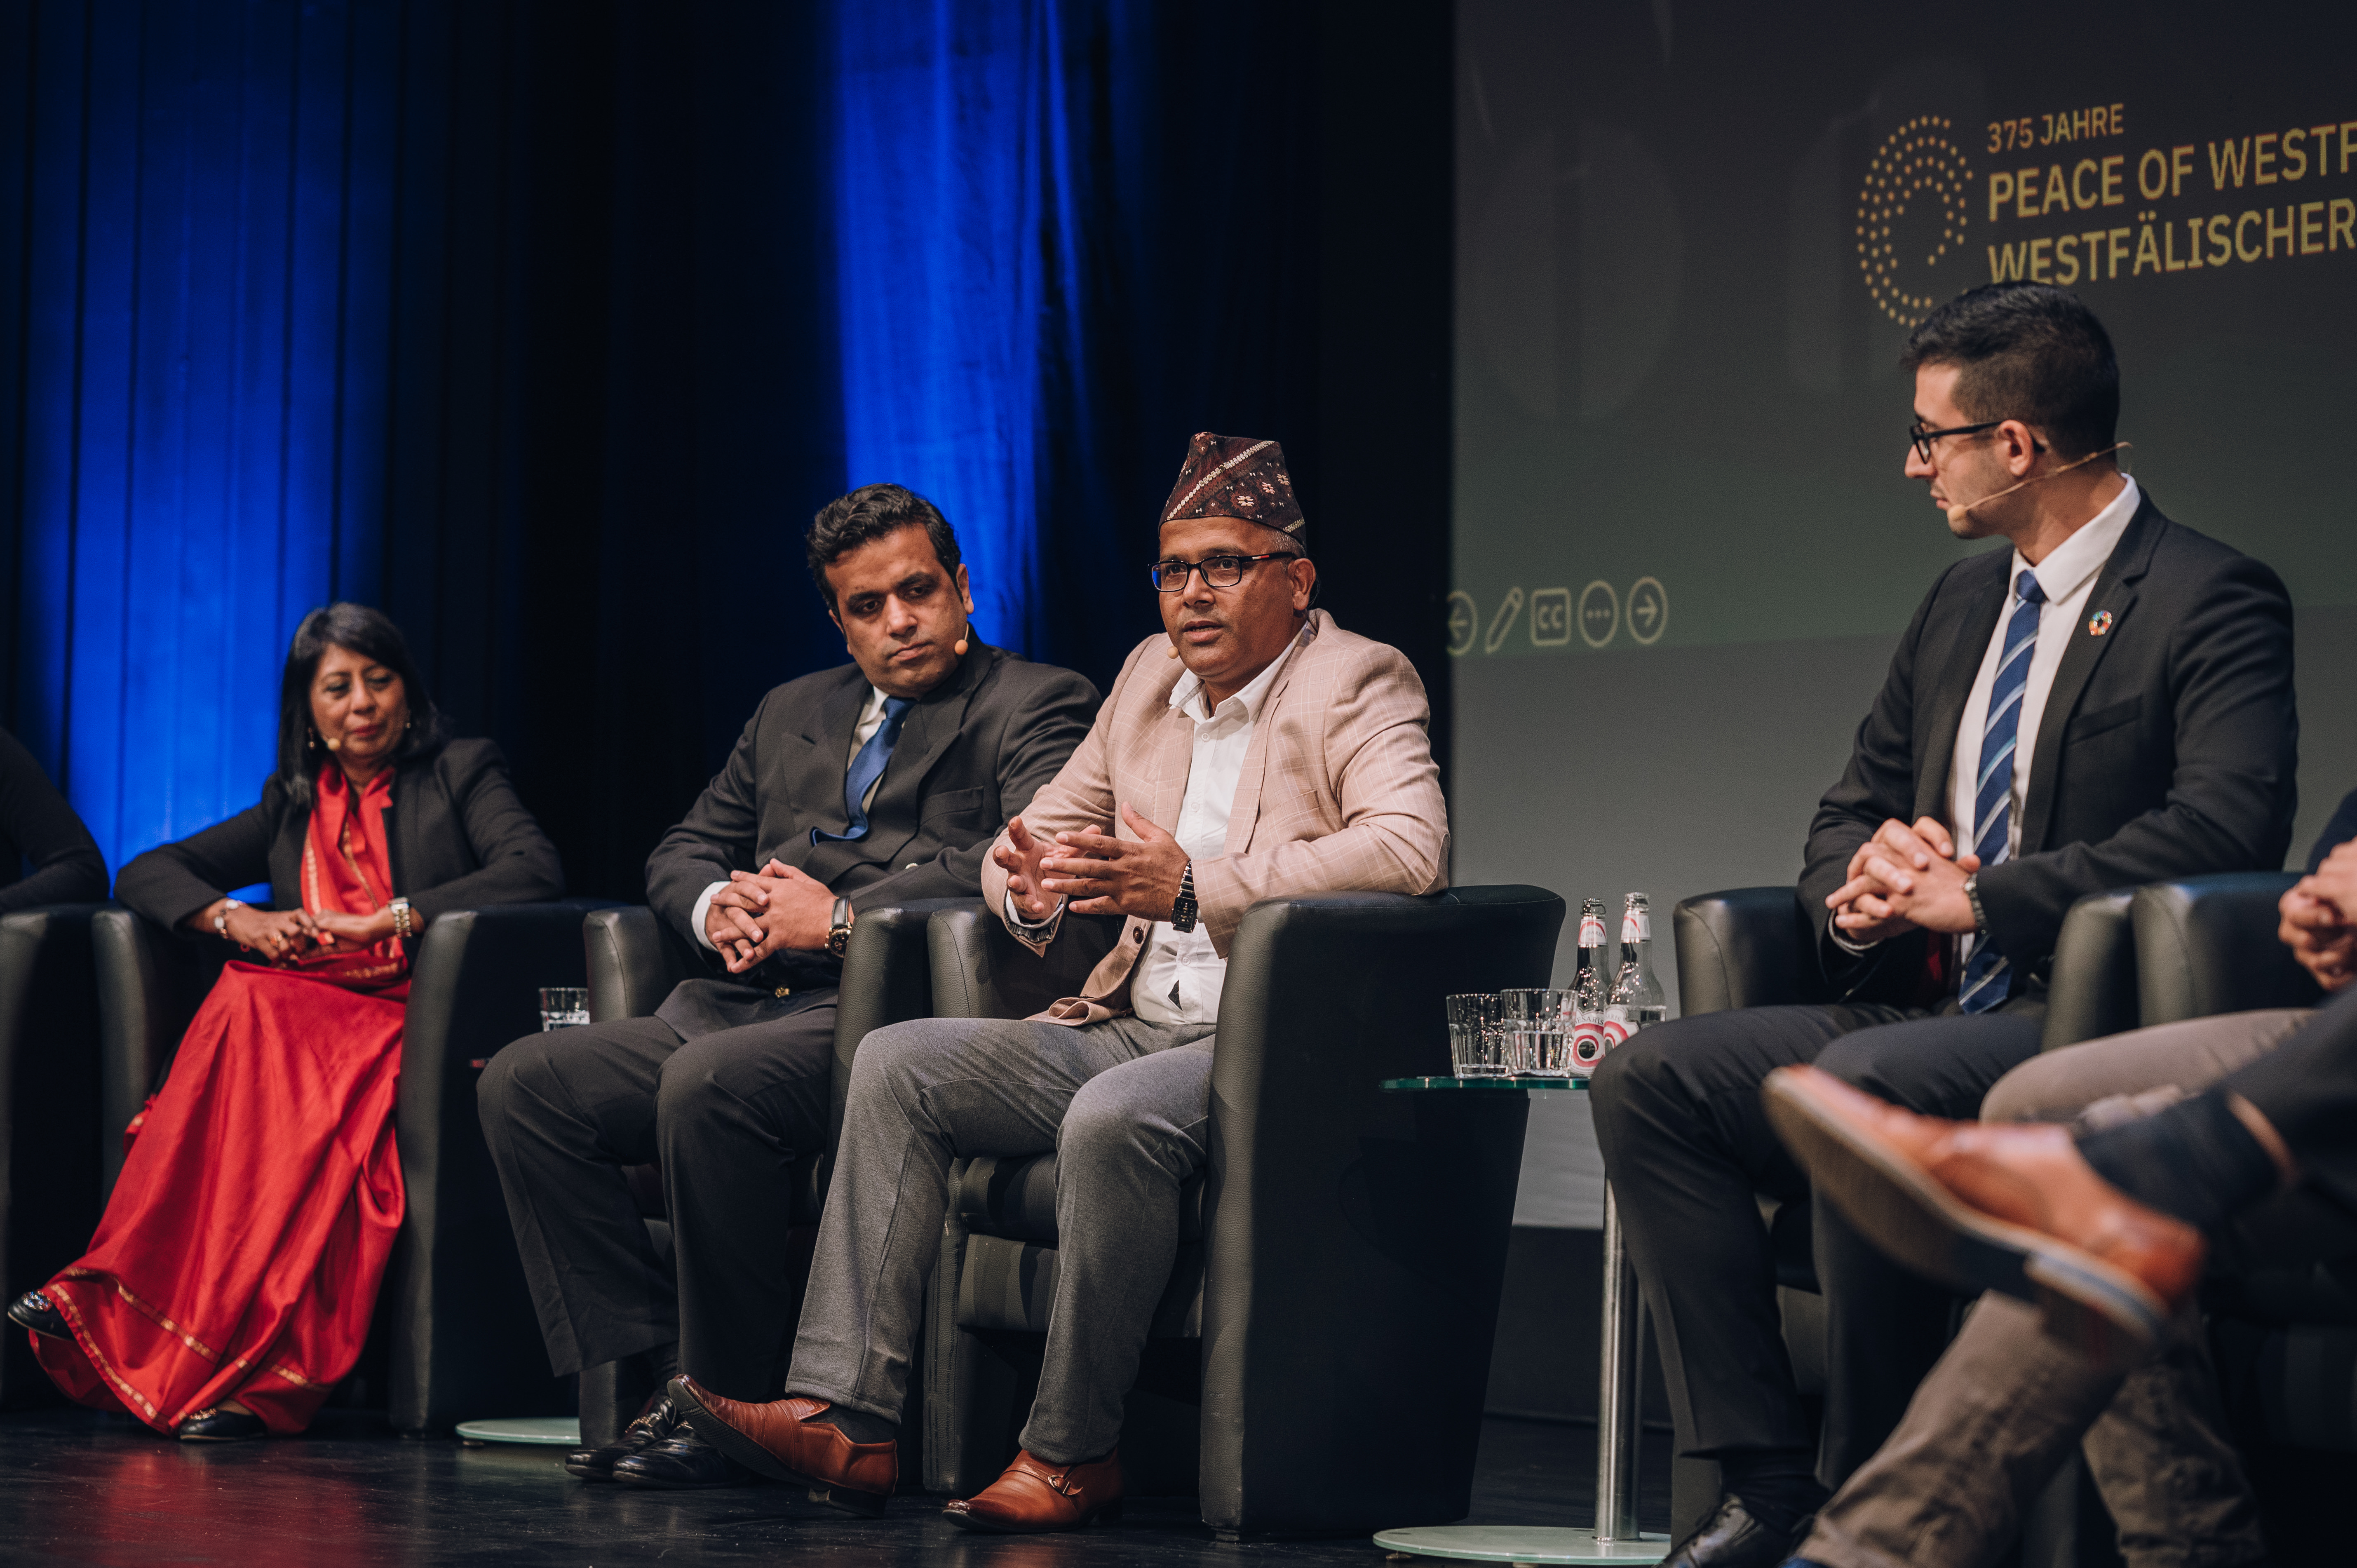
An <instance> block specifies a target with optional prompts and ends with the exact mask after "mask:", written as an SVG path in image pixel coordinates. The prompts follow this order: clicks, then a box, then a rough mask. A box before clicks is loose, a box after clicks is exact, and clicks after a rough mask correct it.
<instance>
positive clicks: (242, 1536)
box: [0, 1411, 1669, 1568]
mask: <svg viewBox="0 0 2357 1568" xmlns="http://www.w3.org/2000/svg"><path fill="white" fill-rule="evenodd" d="M1646 1439H1647V1441H1646V1452H1645V1455H1644V1464H1643V1466H1642V1467H1641V1481H1642V1490H1643V1495H1644V1505H1643V1513H1644V1519H1645V1526H1646V1528H1647V1529H1649V1530H1661V1529H1663V1528H1665V1527H1666V1523H1667V1520H1668V1517H1669V1434H1667V1433H1665V1432H1651V1433H1648V1434H1646ZM1595 1441H1596V1439H1595V1432H1594V1430H1593V1429H1592V1428H1589V1427H1584V1426H1559V1425H1554V1424H1550V1423H1539V1422H1523V1421H1505V1420H1494V1419H1493V1420H1491V1421H1490V1422H1488V1423H1485V1425H1484V1427H1483V1431H1482V1439H1481V1463H1480V1475H1479V1477H1477V1479H1476V1481H1475V1485H1474V1499H1473V1513H1472V1516H1471V1520H1470V1522H1473V1523H1477V1524H1488V1523H1496V1524H1510V1523H1519V1524H1561V1525H1581V1524H1588V1523H1591V1522H1593V1521H1592V1520H1591V1517H1590V1511H1589V1503H1588V1495H1589V1492H1590V1489H1591V1488H1592V1487H1593V1486H1594V1481H1593V1477H1594V1474H1595V1458H1594V1454H1595ZM0 1477H5V1484H0V1563H6V1564H8V1565H9V1568H18V1565H29V1564H38V1563H103V1564H109V1565H114V1564H120V1565H122V1568H134V1565H136V1568H156V1565H161V1564H175V1563H217V1564H222V1565H224V1568H294V1565H296V1564H301V1565H304V1568H317V1565H321V1564H325V1565H327V1568H377V1565H379V1564H395V1563H399V1564H412V1563H519V1564H533V1565H535V1568H536V1565H540V1564H550V1565H554V1564H560V1563H561V1564H567V1565H572V1568H609V1565H619V1564H625V1563H658V1562H659V1563H662V1564H664V1565H665V1568H672V1565H674V1564H694V1563H778V1562H780V1561H781V1560H789V1559H794V1558H799V1559H802V1560H803V1561H805V1562H808V1561H813V1560H815V1559H823V1562H824V1563H825V1564H826V1568H897V1565H899V1564H909V1563H925V1564H935V1563H938V1564H943V1565H952V1564H954V1565H957V1568H1065V1565H1067V1564H1074V1565H1077V1564H1080V1563H1087V1564H1089V1565H1091V1568H1095V1565H1098V1564H1103V1565H1105V1568H1114V1565H1116V1564H1120V1565H1129V1564H1135V1565H1139V1568H1192V1565H1194V1564H1198V1563H1200V1564H1202V1565H1203V1568H1211V1565H1213V1564H1221V1565H1225V1568H1232V1564H1233V1563H1235V1561H1236V1558H1237V1556H1238V1554H1239V1550H1238V1549H1236V1548H1228V1547H1222V1546H1220V1545H1218V1544H1216V1543H1215V1542H1214V1541H1212V1539H1211V1531H1209V1530H1206V1529H1204V1528H1203V1526H1202V1524H1201V1523H1200V1520H1198V1519H1197V1517H1196V1514H1195V1511H1194V1504H1193V1500H1192V1499H1191V1498H1144V1499H1134V1500H1132V1502H1131V1503H1130V1505H1129V1509H1128V1514H1127V1518H1126V1519H1125V1521H1124V1522H1123V1523H1121V1524H1119V1525H1115V1526H1110V1527H1104V1528H1100V1529H1096V1530H1086V1531H1083V1532H1082V1533H1080V1534H1078V1535H1071V1536H1032V1537H1003V1536H1001V1537H992V1536H974V1535H967V1534H965V1533H963V1532H962V1531H960V1530H953V1529H952V1528H951V1527H950V1526H949V1525H947V1524H945V1523H943V1522H942V1518H941V1501H942V1499H940V1498H926V1497H923V1496H912V1497H903V1498H897V1499H895V1500H894V1502H893V1504H892V1509H891V1512H890V1513H889V1514H888V1515H887V1516H886V1517H885V1518H884V1519H883V1520H877V1521H875V1522H864V1521H860V1520H852V1519H849V1518H846V1517H845V1516H844V1515H842V1514H839V1513H836V1512H834V1511H833V1510H831V1509H823V1508H818V1507H815V1506H813V1504H811V1503H810V1502H809V1501H807V1500H806V1499H804V1498H802V1495H801V1494H800V1493H799V1492H794V1491H791V1490H789V1489H787V1488H785V1487H748V1488H744V1489H730V1490H726V1491H713V1492H690V1493H678V1492H653V1493H649V1492H640V1491H636V1490H633V1489H630V1488H627V1487H615V1486H589V1485H586V1484H584V1483H582V1482H579V1481H576V1480H574V1479H573V1478H572V1477H569V1476H566V1475H565V1473H564V1472H563V1471H561V1470H559V1469H557V1468H556V1454H555V1451H554V1450H552V1449H546V1448H528V1447H521V1446H514V1445H495V1446H491V1447H485V1448H464V1447H461V1446H460V1445H459V1444H457V1442H455V1441H451V1440H443V1441H439V1442H416V1441H411V1440H408V1439H404V1438H401V1437H398V1436H395V1435H393V1434H392V1433H391V1432H390V1431H388V1430H387V1429H386V1428H384V1426H383V1425H382V1423H379V1422H376V1421H374V1420H372V1419H371V1418H370V1417H368V1416H367V1415H366V1414H365V1413H363V1412H333V1411H331V1412H327V1413H326V1414H325V1416H324V1417H323V1418H322V1421H321V1423H320V1424H319V1425H318V1426H317V1427H316V1428H314V1429H313V1431H312V1432H311V1433H310V1434H307V1435H305V1436H303V1437H301V1438H296V1439H291V1440H285V1441H276V1440H274V1441H269V1442H263V1443H243V1444H222V1445H220V1446H213V1445H210V1444H184V1443H174V1442H168V1441H167V1440H165V1439H163V1438H160V1437H156V1436H155V1435H154V1434H151V1433H149V1432H148V1431H147V1430H146V1428H145V1427H143V1426H140V1425H138V1424H137V1423H135V1422H133V1421H132V1420H130V1419H129V1418H128V1417H126V1416H119V1415H118V1416H106V1415H100V1414H97V1413H95V1412H87V1411H36V1412H17V1413H11V1414H6V1415H0ZM1242 1554H1243V1555H1245V1556H1248V1557H1254V1558H1265V1559H1268V1560H1270V1561H1271V1562H1272V1563H1273V1564H1274V1563H1278V1562H1282V1563H1283V1564H1285V1568H1292V1565H1293V1564H1297V1563H1299V1564H1305V1565H1307V1564H1324V1563H1334V1564H1344V1563H1355V1564H1360V1565H1361V1568H1366V1565H1368V1564H1379V1563H1382V1562H1383V1552H1380V1551H1379V1550H1378V1549H1377V1548H1376V1547H1375V1546H1374V1545H1373V1544H1372V1542H1370V1541H1366V1540H1364V1539H1359V1540H1344V1541H1288V1542H1282V1543H1277V1544H1271V1545H1261V1546H1252V1547H1247V1548H1243V1549H1242Z"/></svg>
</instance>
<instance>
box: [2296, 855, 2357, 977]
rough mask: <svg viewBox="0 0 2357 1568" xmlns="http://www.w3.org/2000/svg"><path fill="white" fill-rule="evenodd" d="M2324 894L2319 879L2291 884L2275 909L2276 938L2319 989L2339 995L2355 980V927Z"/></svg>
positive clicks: (2302, 879)
mask: <svg viewBox="0 0 2357 1568" xmlns="http://www.w3.org/2000/svg"><path fill="white" fill-rule="evenodd" d="M2336 853H2338V852H2336ZM2327 864H2328V865H2329V864H2330V862H2328V863H2327ZM2319 870H2321V868H2319ZM2325 893H2326V884H2325V882H2324V880H2323V878H2322V877H2321V876H2320V875H2319V876H2304V877H2302V878H2300V880H2299V881H2298V882H2297V883H2295V884H2293V885H2292V887H2291V889H2290V891H2288V892H2287V893H2286V894H2285V895H2284V896H2283V899H2282V902H2281V903H2279V904H2278V905H2277V906H2276V908H2277V910H2278V912H2279V913H2280V914H2281V915H2282V917H2283V923H2282V924H2281V925H2280V926H2278V927H2277V928H2276V935H2277V936H2279V937H2281V938H2282V939H2283V943H2284V945H2285V946H2286V947H2287V948H2289V949H2291V956H2292V957H2294V958H2296V959H2298V961H2299V963H2300V967H2301V968H2303V969H2305V970H2307V971H2308V972H2309V973H2310V974H2312V975H2314V976H2316V983H2318V984H2319V985H2321V986H2322V987H2324V989H2325V990H2327V991H2338V990H2340V989H2341V987H2342V986H2344V985H2346V984H2348V983H2350V981H2352V979H2357V926H2352V925H2351V924H2350V923H2349V918H2348V917H2347V916H2346V915H2344V914H2343V913H2342V912H2341V907H2340V906H2339V904H2337V903H2336V902H2335V901H2334V900H2333V899H2331V898H2330V897H2326V896H2325Z"/></svg>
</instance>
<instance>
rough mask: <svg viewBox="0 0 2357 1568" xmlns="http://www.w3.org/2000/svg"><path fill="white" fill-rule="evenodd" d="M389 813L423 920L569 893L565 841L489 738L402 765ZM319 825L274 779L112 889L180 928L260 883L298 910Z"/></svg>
mask: <svg viewBox="0 0 2357 1568" xmlns="http://www.w3.org/2000/svg"><path fill="white" fill-rule="evenodd" d="M385 815H386V816H387V818H388V819H390V820H388V821H387V822H386V823H385V824H384V836H385V845H386V847H387V848H388V849H389V850H391V851H392V854H393V891H394V892H395V893H397V894H400V895H401V896H402V897H405V898H407V899H408V900H409V907H410V908H411V909H412V910H413V911H414V913H415V914H416V916H417V918H418V924H419V927H420V929H423V928H424V927H425V925H427V924H429V923H431V922H432V920H433V919H434V918H435V917H436V916H438V915H441V914H444V913H446V912H447V911H448V910H452V909H473V908H480V907H481V906H483V905H485V904H524V903H530V902H532V901H533V900H534V899H540V898H557V897H563V896H564V893H565V874H564V872H563V870H562V869H561V868H560V867H559V866H558V865H557V861H556V846H555V845H554V844H553V843H549V842H548V835H547V834H546V833H544V832H541V831H540V824H539V823H538V822H534V821H533V815H532V813H531V812H530V811H525V810H524V809H523V802H522V801H521V800H517V799H516V792H515V786H514V785H513V784H511V783H510V782H509V781H508V765H507V760H506V758H504V757H501V756H500V748H499V747H498V746H494V745H492V744H491V743H490V741H488V740H453V741H446V742H444V743H443V744H442V745H441V746H438V747H436V748H434V749H433V750H431V751H428V752H425V753H421V754H420V755H418V756H414V757H410V758H408V759H407V760H406V761H404V762H402V763H400V764H398V765H396V766H395V768H394V769H393V803H392V804H391V805H390V806H388V807H386V808H385ZM310 828H311V813H310V812H309V811H298V810H296V806H295V802H294V800H293V799H292V798H291V797H290V796H289V795H288V794H287V792H286V789H285V786H284V785H282V784H281V783H279V781H278V779H277V778H276V777H275V776H273V778H272V779H271V780H270V782H269V783H267V784H265V785H264V786H263V787H262V803H261V804H260V805H258V806H253V807H250V808H248V809H247V810H245V811H240V812H239V813H238V814H237V815H236V816H234V817H231V818H230V819H229V821H227V822H217V823H215V824H214V825H213V826H211V827H209V828H207V829H205V830H204V831H203V832H199V833H196V834H194V835H192V836H190V837H188V838H185V839H182V840H181V841H180V842H179V843H167V844H161V845H158V846H157V847H156V848H155V849H151V850H149V851H148V852H147V853H146V854H142V855H139V856H137V857H136V858H135V859H134V860H133V861H132V862H131V864H130V865H126V866H124V868H123V874H122V875H120V876H117V877H116V878H115V880H114V896H115V897H117V898H120V899H122V900H123V901H124V903H125V904H128V905H130V906H131V907H132V908H134V909H136V910H138V911H139V912H140V913H141V914H143V915H145V916H146V917H147V918H149V919H151V920H155V921H157V922H159V923H160V924H162V925H164V926H167V927H169V928H172V929H178V927H179V924H180V922H181V921H183V920H185V919H187V918H188V917H189V916H191V915H193V914H195V913H196V912H197V911H198V910H199V909H201V908H204V907H205V906H206V905H208V904H210V903H211V902H212V901H213V900H214V899H216V898H218V897H221V895H222V894H224V893H226V892H229V891H230V890H231V889H233V888H238V887H243V886H248V885H249V884H252V883H255V882H263V881H267V882H268V883H269V884H270V902H271V905H272V907H273V908H279V909H298V908H302V905H303V835H304V834H305V833H307V832H309V831H310Z"/></svg>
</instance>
